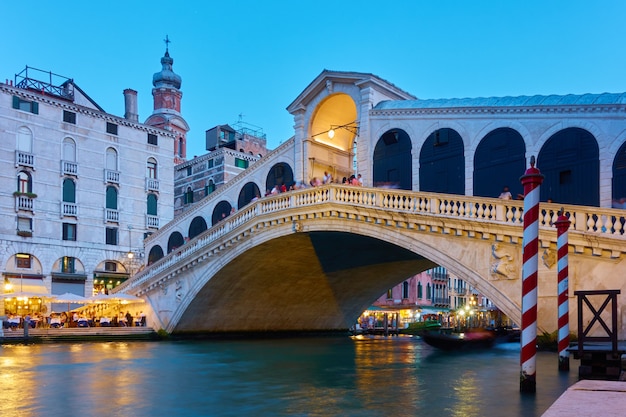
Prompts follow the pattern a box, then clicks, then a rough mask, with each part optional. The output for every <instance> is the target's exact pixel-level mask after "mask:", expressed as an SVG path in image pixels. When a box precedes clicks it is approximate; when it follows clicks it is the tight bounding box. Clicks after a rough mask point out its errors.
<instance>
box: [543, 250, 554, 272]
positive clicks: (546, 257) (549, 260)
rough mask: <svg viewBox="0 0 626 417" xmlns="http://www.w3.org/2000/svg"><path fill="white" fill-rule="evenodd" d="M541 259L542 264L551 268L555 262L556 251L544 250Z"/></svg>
mask: <svg viewBox="0 0 626 417" xmlns="http://www.w3.org/2000/svg"><path fill="white" fill-rule="evenodd" d="M541 259H542V260H543V264H544V265H545V266H546V267H547V268H548V269H552V267H553V266H554V264H555V263H556V251H555V250H552V249H546V250H544V251H543V255H541Z"/></svg>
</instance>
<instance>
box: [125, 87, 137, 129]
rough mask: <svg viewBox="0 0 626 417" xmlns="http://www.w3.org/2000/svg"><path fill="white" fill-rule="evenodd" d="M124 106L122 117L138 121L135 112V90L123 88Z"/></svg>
mask: <svg viewBox="0 0 626 417" xmlns="http://www.w3.org/2000/svg"><path fill="white" fill-rule="evenodd" d="M124 106H125V110H126V111H125V113H124V118H125V119H127V120H130V121H131V122H138V121H139V114H137V92H136V91H135V90H131V89H130V88H127V89H126V90H124Z"/></svg>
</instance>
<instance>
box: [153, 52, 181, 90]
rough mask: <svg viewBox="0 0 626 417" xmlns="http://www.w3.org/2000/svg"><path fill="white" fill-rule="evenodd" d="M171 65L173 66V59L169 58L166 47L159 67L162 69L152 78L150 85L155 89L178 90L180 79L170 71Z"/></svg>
mask: <svg viewBox="0 0 626 417" xmlns="http://www.w3.org/2000/svg"><path fill="white" fill-rule="evenodd" d="M172 64H174V59H173V58H172V57H170V53H169V51H168V48H167V47H166V48H165V56H163V58H161V65H163V69H162V70H161V71H160V72H157V73H155V74H154V75H153V76H152V85H153V86H154V87H155V88H162V87H165V88H167V87H171V88H176V89H179V88H180V84H181V78H180V75H178V74H176V73H174V71H172Z"/></svg>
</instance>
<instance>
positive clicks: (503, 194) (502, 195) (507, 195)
mask: <svg viewBox="0 0 626 417" xmlns="http://www.w3.org/2000/svg"><path fill="white" fill-rule="evenodd" d="M498 198H500V199H502V200H512V199H513V196H512V195H511V192H510V191H509V187H507V186H506V185H505V186H504V188H502V192H501V193H500V195H499V196H498Z"/></svg>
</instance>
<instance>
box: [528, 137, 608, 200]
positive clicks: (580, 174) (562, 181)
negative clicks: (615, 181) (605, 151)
mask: <svg viewBox="0 0 626 417" xmlns="http://www.w3.org/2000/svg"><path fill="white" fill-rule="evenodd" d="M537 168H539V169H540V170H541V173H542V174H543V175H544V179H543V183H542V185H541V190H540V193H541V201H548V200H552V201H554V202H556V203H559V204H579V205H584V206H599V205H600V159H599V148H598V142H597V141H596V139H595V137H594V136H593V135H592V134H591V133H589V132H588V131H587V130H585V129H581V128H577V127H570V128H567V129H563V130H561V131H559V132H557V133H555V134H554V135H552V136H551V137H550V138H549V139H548V140H547V141H546V143H545V144H544V145H543V147H542V148H541V151H540V152H539V155H538V157H537Z"/></svg>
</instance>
